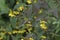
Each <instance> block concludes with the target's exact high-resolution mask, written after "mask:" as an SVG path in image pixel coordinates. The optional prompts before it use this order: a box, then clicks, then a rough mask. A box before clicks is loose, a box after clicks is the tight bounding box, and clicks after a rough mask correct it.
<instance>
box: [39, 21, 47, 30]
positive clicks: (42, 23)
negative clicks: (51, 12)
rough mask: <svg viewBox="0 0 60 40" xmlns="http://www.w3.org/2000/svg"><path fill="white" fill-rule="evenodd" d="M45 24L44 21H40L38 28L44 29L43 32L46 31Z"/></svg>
mask: <svg viewBox="0 0 60 40" xmlns="http://www.w3.org/2000/svg"><path fill="white" fill-rule="evenodd" d="M46 23H47V22H46V21H42V20H40V27H41V28H42V29H44V30H47V26H46Z"/></svg>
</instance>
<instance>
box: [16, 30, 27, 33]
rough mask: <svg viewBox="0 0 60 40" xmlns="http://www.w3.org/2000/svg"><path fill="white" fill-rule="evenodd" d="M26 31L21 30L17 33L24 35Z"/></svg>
mask: <svg viewBox="0 0 60 40" xmlns="http://www.w3.org/2000/svg"><path fill="white" fill-rule="evenodd" d="M24 32H26V30H19V31H18V32H17V33H24Z"/></svg>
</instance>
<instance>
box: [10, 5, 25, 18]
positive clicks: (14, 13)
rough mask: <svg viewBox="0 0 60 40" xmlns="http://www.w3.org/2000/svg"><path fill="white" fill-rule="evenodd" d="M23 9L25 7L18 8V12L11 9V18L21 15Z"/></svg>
mask: <svg viewBox="0 0 60 40" xmlns="http://www.w3.org/2000/svg"><path fill="white" fill-rule="evenodd" d="M23 9H24V6H20V7H19V8H17V10H18V11H13V10H11V9H10V12H9V16H10V17H15V15H18V14H20V12H19V11H23Z"/></svg>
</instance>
